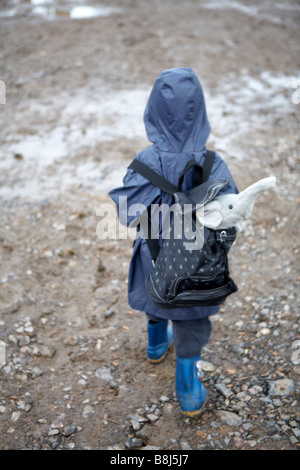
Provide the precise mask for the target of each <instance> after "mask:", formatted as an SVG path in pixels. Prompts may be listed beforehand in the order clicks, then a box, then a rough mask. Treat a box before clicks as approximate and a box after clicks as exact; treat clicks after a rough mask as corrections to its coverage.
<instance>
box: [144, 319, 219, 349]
mask: <svg viewBox="0 0 300 470" xmlns="http://www.w3.org/2000/svg"><path fill="white" fill-rule="evenodd" d="M147 318H148V319H149V320H153V321H160V319H159V318H157V317H154V316H153V315H148V314H147ZM172 323H173V336H174V344H175V350H176V355H177V356H178V357H185V358H187V357H194V356H198V354H200V353H201V349H202V348H203V347H204V346H205V345H206V344H207V343H208V342H209V339H210V336H211V331H212V326H211V321H210V320H209V318H208V317H205V318H201V319H200V320H184V321H177V320H176V321H175V320H174V321H172Z"/></svg>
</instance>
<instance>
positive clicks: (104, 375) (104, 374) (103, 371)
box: [95, 366, 114, 382]
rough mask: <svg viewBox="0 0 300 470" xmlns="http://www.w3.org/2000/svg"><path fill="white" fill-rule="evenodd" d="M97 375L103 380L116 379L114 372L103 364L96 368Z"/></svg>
mask: <svg viewBox="0 0 300 470" xmlns="http://www.w3.org/2000/svg"><path fill="white" fill-rule="evenodd" d="M95 376H96V377H97V379H100V380H103V382H111V381H113V380H114V378H113V376H112V373H111V371H110V369H109V368H108V367H105V366H102V367H100V368H99V369H97V370H96V372H95Z"/></svg>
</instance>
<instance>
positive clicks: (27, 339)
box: [18, 335, 30, 347]
mask: <svg viewBox="0 0 300 470" xmlns="http://www.w3.org/2000/svg"><path fill="white" fill-rule="evenodd" d="M28 344H30V337H29V336H27V335H24V336H20V337H19V339H18V345H19V346H21V347H22V346H27V345H28Z"/></svg>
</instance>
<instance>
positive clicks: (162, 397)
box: [159, 395, 170, 403]
mask: <svg viewBox="0 0 300 470" xmlns="http://www.w3.org/2000/svg"><path fill="white" fill-rule="evenodd" d="M159 400H160V401H161V402H163V403H166V402H167V401H170V398H169V397H166V396H164V395H163V396H161V397H160V399H159Z"/></svg>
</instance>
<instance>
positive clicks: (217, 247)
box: [128, 150, 238, 309]
mask: <svg viewBox="0 0 300 470" xmlns="http://www.w3.org/2000/svg"><path fill="white" fill-rule="evenodd" d="M214 157H215V153H214V152H212V151H209V150H208V151H207V155H206V158H205V162H204V165H203V167H201V166H200V165H199V164H198V162H196V161H195V160H190V161H189V162H188V163H187V165H186V167H185V169H184V171H183V172H182V174H181V175H180V178H179V181H178V187H176V186H174V185H172V184H171V183H170V182H169V181H167V180H166V179H164V178H163V177H162V176H161V175H159V174H157V173H156V172H155V171H153V170H151V169H150V168H149V167H148V166H147V165H145V164H144V163H142V162H141V161H139V160H136V159H135V160H133V161H132V162H131V164H130V165H129V167H128V168H130V169H132V170H135V171H136V172H138V173H139V174H141V175H142V176H143V177H145V178H146V179H148V180H149V181H150V182H151V183H152V184H154V185H155V186H157V187H158V188H160V189H161V190H162V191H165V192H167V193H169V194H171V195H172V196H173V198H174V202H175V207H177V213H175V214H173V213H172V214H171V215H172V216H173V217H170V227H169V232H170V236H169V237H166V238H163V239H162V240H161V241H160V242H159V240H158V238H157V237H156V238H155V237H154V236H153V232H152V225H151V213H150V208H148V224H149V225H148V228H149V231H148V237H147V244H148V248H149V251H150V255H151V258H152V265H153V269H152V271H151V273H150V274H149V275H148V277H147V279H146V284H145V285H146V290H147V294H148V297H149V299H150V301H151V302H152V303H153V304H154V305H155V306H157V307H159V308H163V309H174V308H182V307H192V306H194V307H195V306H212V305H219V304H221V303H222V302H224V301H225V299H226V298H227V296H228V295H230V294H232V293H233V292H236V291H237V290H238V288H237V286H236V284H235V283H234V281H233V280H232V279H231V277H230V275H229V267H228V257H227V255H228V252H229V250H230V248H231V246H232V244H233V242H234V240H235V238H236V234H237V232H236V229H235V228H234V227H232V228H229V229H226V230H213V229H210V228H207V227H203V226H202V227H201V229H202V232H201V233H202V239H201V243H200V244H199V247H197V245H193V248H192V249H190V247H191V245H190V243H191V239H190V238H189V237H187V234H186V233H184V235H182V236H181V237H179V236H177V234H176V230H175V216H177V217H180V216H181V217H183V215H184V214H183V209H184V207H188V208H189V212H188V215H189V217H190V218H189V221H190V223H191V227H192V230H193V233H197V232H196V230H197V209H199V207H203V206H204V204H206V203H207V202H210V201H211V200H213V199H214V198H215V197H216V196H217V194H218V193H219V192H220V191H221V189H222V188H224V187H225V186H226V185H228V184H229V181H230V180H229V179H228V178H227V179H226V178H219V179H217V180H212V181H208V176H209V174H210V170H211V168H212V165H213V161H214ZM192 167H194V187H193V188H192V189H191V190H190V191H186V192H183V191H182V190H181V186H182V182H183V179H184V176H185V174H186V173H187V172H188V171H189V170H190V169H191V168H192ZM198 229H199V222H198ZM149 234H150V236H149ZM200 245H201V246H200ZM195 246H196V248H195Z"/></svg>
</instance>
